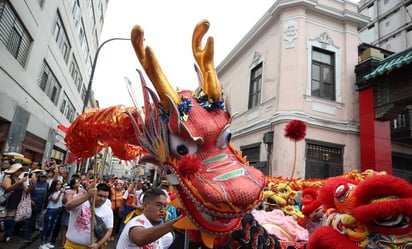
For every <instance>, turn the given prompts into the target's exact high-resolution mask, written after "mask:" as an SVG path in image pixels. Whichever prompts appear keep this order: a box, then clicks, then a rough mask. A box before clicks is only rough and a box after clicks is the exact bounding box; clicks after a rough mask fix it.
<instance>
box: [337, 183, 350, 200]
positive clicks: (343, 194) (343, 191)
mask: <svg viewBox="0 0 412 249" xmlns="http://www.w3.org/2000/svg"><path fill="white" fill-rule="evenodd" d="M349 192H350V186H349V184H348V183H344V184H341V185H339V186H338V187H337V188H336V190H335V198H336V199H337V200H338V201H340V202H343V201H344V200H345V199H346V198H347V197H348V195H349Z"/></svg>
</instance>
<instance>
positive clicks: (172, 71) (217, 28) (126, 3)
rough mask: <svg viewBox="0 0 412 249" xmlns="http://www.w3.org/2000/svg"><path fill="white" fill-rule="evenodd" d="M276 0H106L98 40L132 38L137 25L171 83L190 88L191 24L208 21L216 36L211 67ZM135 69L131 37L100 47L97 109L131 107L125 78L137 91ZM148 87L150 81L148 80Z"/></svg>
mask: <svg viewBox="0 0 412 249" xmlns="http://www.w3.org/2000/svg"><path fill="white" fill-rule="evenodd" d="M273 3H274V0H254V1H252V0H208V1H198V0H173V1H171V0H146V1H143V0H110V1H109V6H108V9H107V12H106V17H105V24H104V28H103V33H102V37H101V39H100V42H103V41H105V40H107V39H110V38H113V37H121V38H130V31H131V29H132V27H133V26H134V25H136V24H139V25H141V26H142V27H143V28H144V31H145V45H148V46H150V47H151V48H152V49H153V50H154V52H155V54H156V56H157V58H158V60H159V63H160V65H161V67H162V69H163V71H164V73H165V74H166V76H167V78H168V80H169V81H170V83H171V84H172V85H173V86H174V87H178V88H179V89H189V90H194V89H195V88H196V87H197V85H198V81H197V77H196V74H195V72H194V69H193V64H194V58H193V55H192V47H191V42H192V34H193V29H194V27H195V25H196V24H197V23H198V22H199V21H200V20H202V19H208V20H209V22H210V29H209V31H208V32H207V33H206V35H205V37H207V36H213V37H214V39H215V60H214V61H215V66H217V65H219V63H220V62H221V61H222V60H223V59H224V58H225V56H226V55H227V54H228V53H229V52H230V51H231V50H232V49H233V48H234V47H235V46H236V45H237V43H238V42H239V41H240V40H241V39H242V38H243V37H244V35H246V33H247V32H248V31H249V30H250V29H251V28H252V27H253V25H254V24H255V23H256V22H257V21H258V20H259V19H260V17H262V16H263V14H264V13H265V12H266V11H267V10H268V9H269V8H270V6H271V5H272V4H273ZM136 68H139V69H141V66H140V64H139V62H138V59H137V57H136V55H135V53H134V50H133V48H132V46H131V43H130V41H118V40H116V41H111V42H109V43H106V44H105V45H104V47H103V48H102V49H101V51H100V54H99V58H98V61H97V65H96V71H95V75H94V80H93V91H94V93H95V98H96V99H97V100H98V101H99V102H100V107H101V108H105V107H108V106H114V105H119V104H123V105H126V106H132V101H131V100H130V97H129V94H128V92H127V88H126V83H125V80H124V77H128V78H129V79H130V80H131V81H132V83H133V85H134V88H135V89H134V91H135V92H137V93H138V94H140V92H141V90H140V81H139V80H138V75H137V72H136ZM149 85H150V84H149Z"/></svg>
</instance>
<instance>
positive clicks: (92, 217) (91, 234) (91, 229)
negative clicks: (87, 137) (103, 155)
mask: <svg viewBox="0 0 412 249" xmlns="http://www.w3.org/2000/svg"><path fill="white" fill-rule="evenodd" d="M96 173H97V141H96V143H95V145H94V164H93V183H94V187H96V181H97V179H96ZM90 205H91V209H92V216H91V217H90V245H91V244H93V242H94V214H95V206H96V205H95V198H93V199H92V200H91V201H90Z"/></svg>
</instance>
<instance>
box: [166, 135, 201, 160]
mask: <svg viewBox="0 0 412 249" xmlns="http://www.w3.org/2000/svg"><path fill="white" fill-rule="evenodd" d="M169 147H170V151H171V152H172V153H173V154H174V155H175V156H176V157H178V158H180V157H182V156H184V155H187V154H195V153H196V152H197V150H198V146H197V144H196V143H195V142H193V141H188V140H185V139H183V138H181V137H178V136H176V135H173V134H170V135H169Z"/></svg>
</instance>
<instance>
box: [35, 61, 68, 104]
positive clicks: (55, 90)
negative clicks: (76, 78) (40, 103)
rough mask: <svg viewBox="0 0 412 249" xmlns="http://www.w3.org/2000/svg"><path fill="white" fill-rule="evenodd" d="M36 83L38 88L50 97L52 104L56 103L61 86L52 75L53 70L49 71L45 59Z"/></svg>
mask: <svg viewBox="0 0 412 249" xmlns="http://www.w3.org/2000/svg"><path fill="white" fill-rule="evenodd" d="M38 85H39V87H40V89H41V90H42V91H43V92H44V93H46V95H47V96H48V97H49V98H50V100H51V101H52V102H53V103H54V104H57V100H58V98H59V95H60V91H61V88H62V87H61V85H60V83H59V82H58V81H57V79H56V77H55V76H54V74H53V72H52V71H51V69H50V67H49V65H48V64H47V62H46V61H43V65H42V68H41V71H40V77H39V81H38Z"/></svg>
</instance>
